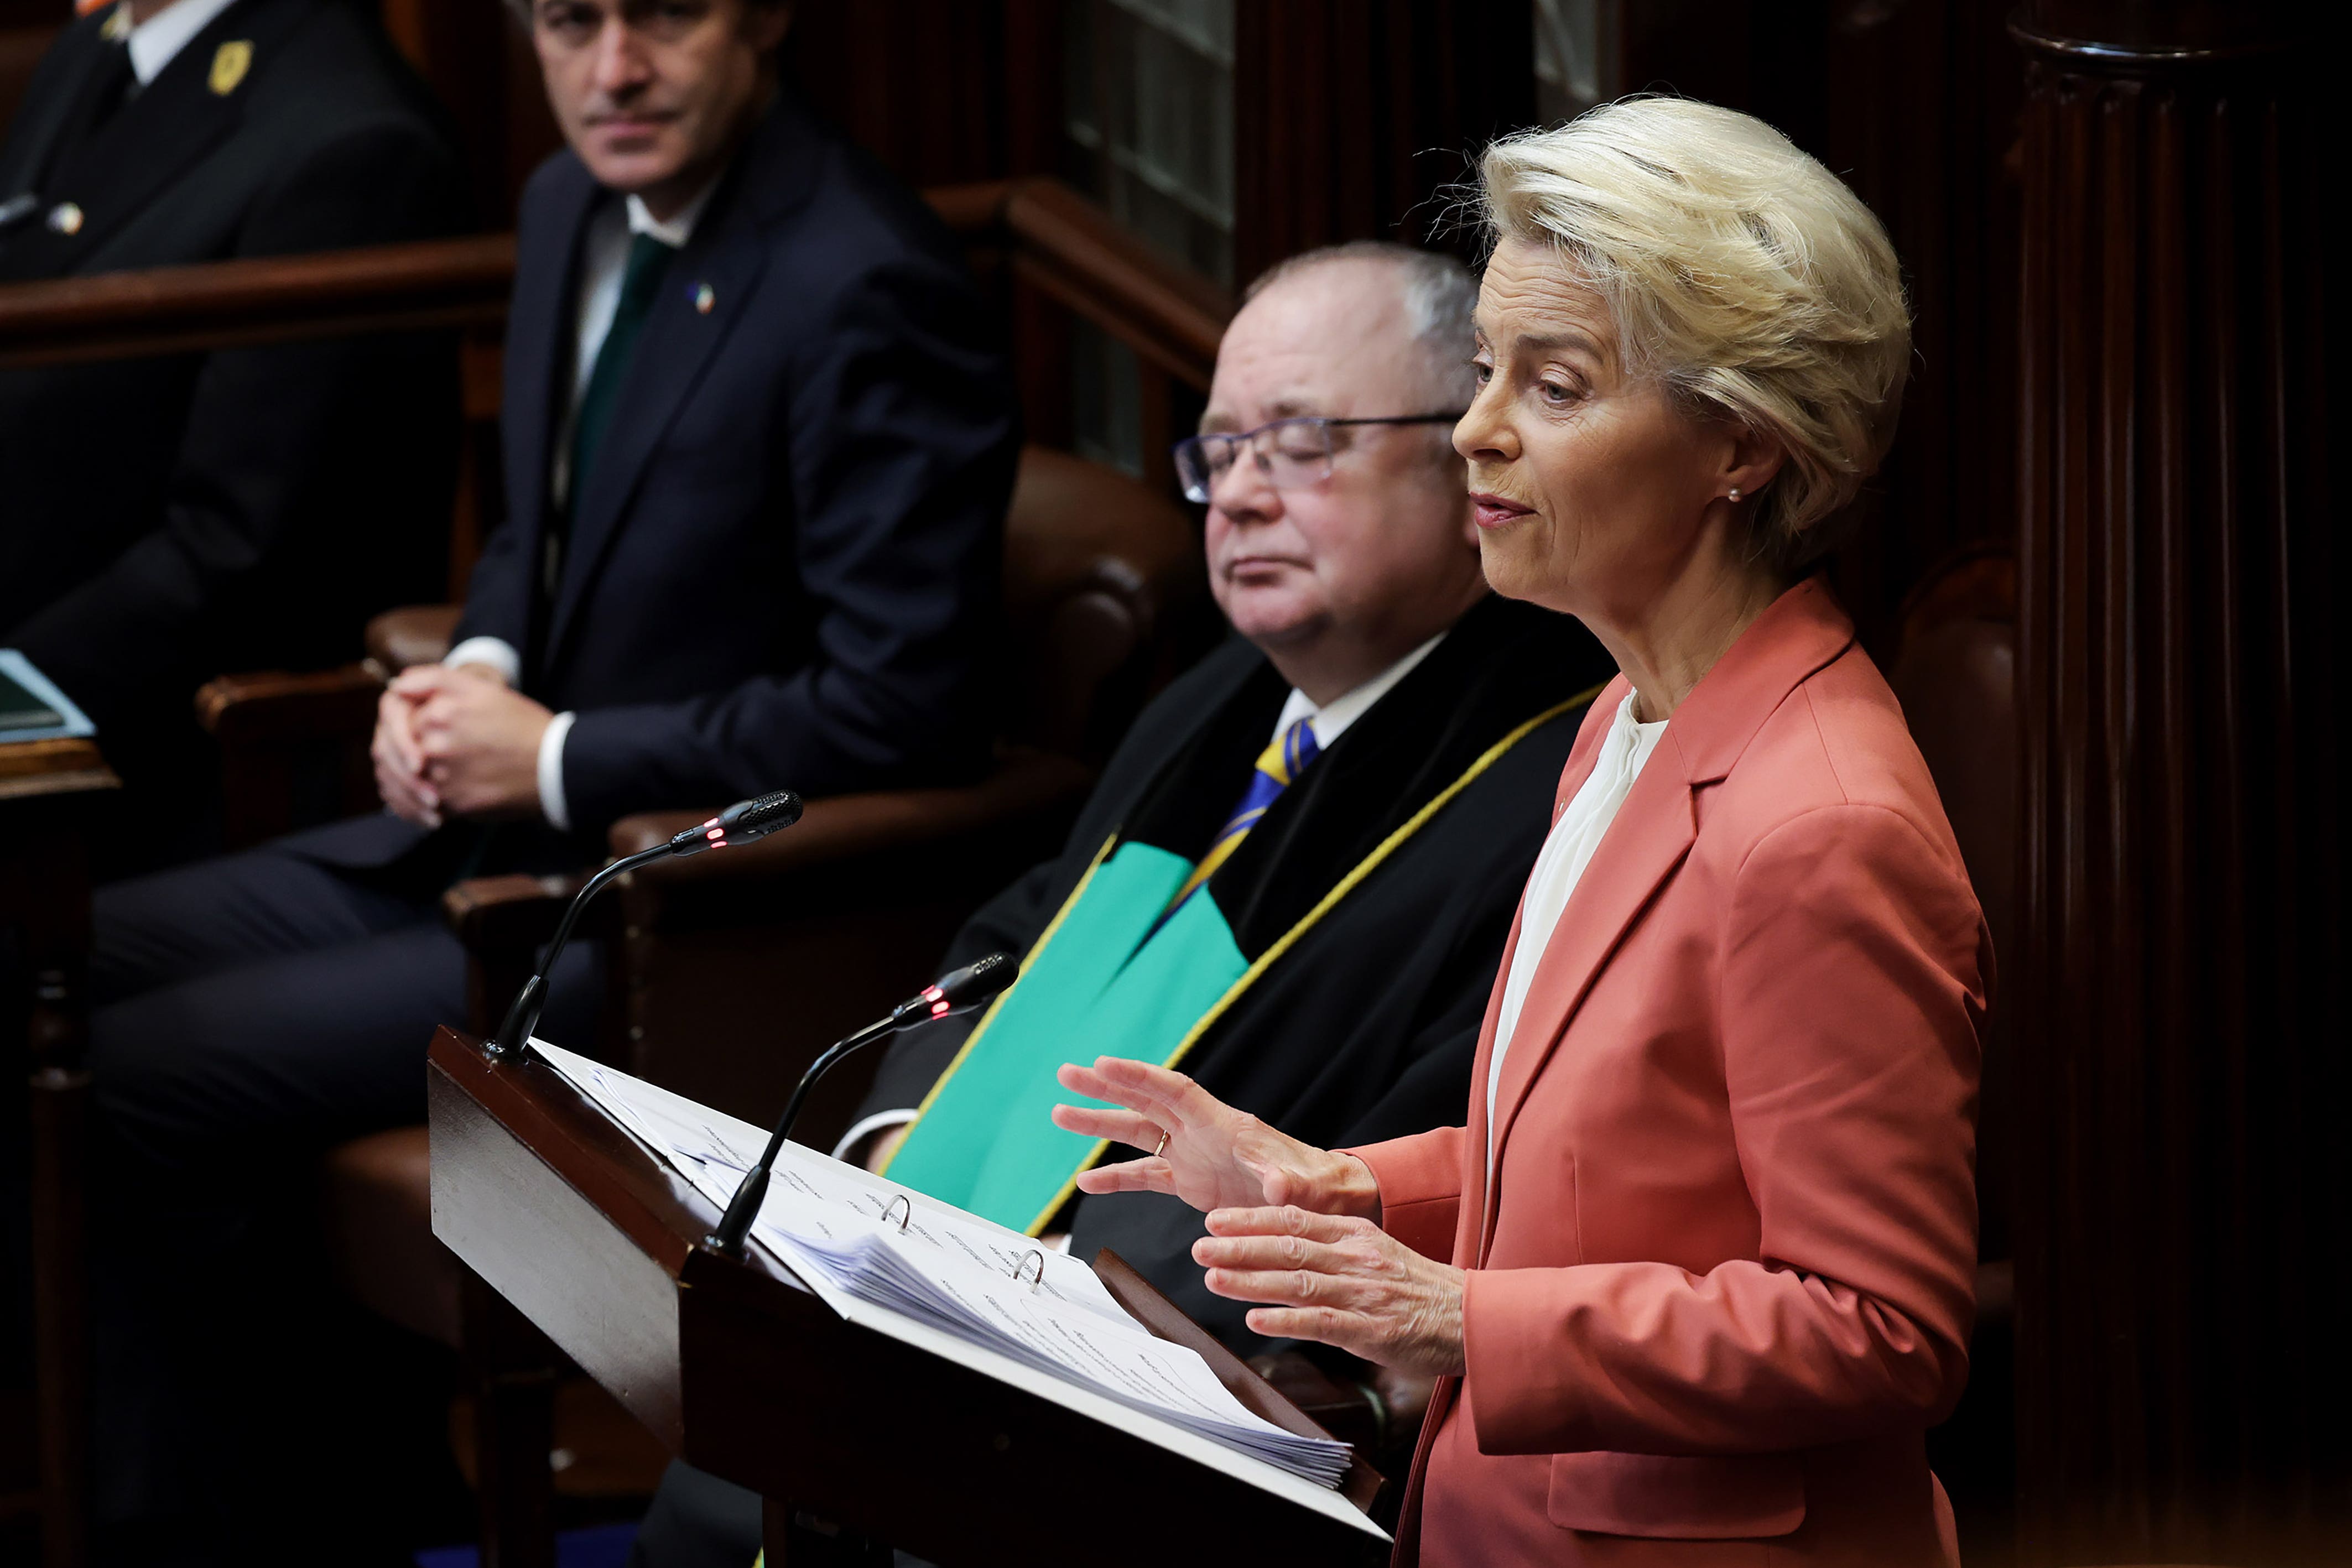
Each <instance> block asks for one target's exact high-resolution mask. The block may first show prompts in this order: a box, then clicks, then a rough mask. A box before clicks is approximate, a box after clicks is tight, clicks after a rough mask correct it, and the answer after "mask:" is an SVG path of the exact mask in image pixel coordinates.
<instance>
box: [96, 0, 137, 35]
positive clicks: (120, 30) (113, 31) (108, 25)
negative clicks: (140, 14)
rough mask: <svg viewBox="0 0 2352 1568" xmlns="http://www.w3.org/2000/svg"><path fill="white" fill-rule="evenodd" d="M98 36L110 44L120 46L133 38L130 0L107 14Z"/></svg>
mask: <svg viewBox="0 0 2352 1568" xmlns="http://www.w3.org/2000/svg"><path fill="white" fill-rule="evenodd" d="M98 36H99V37H101V38H104V39H105V40H106V41H107V42H108V43H110V44H120V43H121V42H123V41H124V40H126V39H127V38H129V37H131V4H130V0H123V3H122V4H121V5H117V6H116V7H115V8H114V9H113V10H111V11H110V12H108V13H107V16H106V21H105V22H104V23H103V24H102V25H101V26H100V27H99V29H98Z"/></svg>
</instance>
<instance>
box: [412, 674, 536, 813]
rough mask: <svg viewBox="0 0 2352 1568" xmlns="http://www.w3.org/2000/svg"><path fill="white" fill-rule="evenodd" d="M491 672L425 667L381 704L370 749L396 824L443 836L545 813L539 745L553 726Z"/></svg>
mask: <svg viewBox="0 0 2352 1568" xmlns="http://www.w3.org/2000/svg"><path fill="white" fill-rule="evenodd" d="M553 718H554V715H553V714H551V713H550V712H548V710H547V709H546V708H544V707H542V706H541V705H539V704H538V703H535V702H533V701H531V700H530V698H529V697H527V696H524V695H522V694H521V693H520V692H517V691H513V690H511V689H509V687H508V685H507V684H506V682H505V681H503V680H502V679H500V678H499V674H498V672H497V671H496V670H493V669H491V668H490V667H489V666H488V665H486V664H455V665H452V664H417V665H414V666H412V667H411V668H408V669H405V670H403V671H402V672H401V673H400V674H397V675H394V677H393V678H392V681H391V683H390V684H389V685H386V686H385V687H384V690H383V696H382V697H381V698H380V699H379V700H378V701H377V703H376V711H375V739H374V741H373V744H371V745H370V747H368V754H369V756H370V757H371V758H373V760H374V763H375V784H376V789H377V790H378V791H379V792H380V793H381V794H382V795H383V803H384V804H385V805H386V806H388V807H390V808H391V809H392V811H393V814H394V815H395V816H397V817H400V818H402V819H404V821H411V822H415V823H416V824H417V825H418V826H419V827H425V828H437V827H439V826H440V825H441V821H442V818H443V816H444V815H445V814H446V815H449V816H457V817H484V818H489V817H515V816H527V815H530V813H532V812H535V811H537V810H539V742H540V737H541V736H542V735H544V734H546V732H547V727H548V725H549V723H550V722H551V721H552V720H553Z"/></svg>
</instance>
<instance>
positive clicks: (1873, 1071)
mask: <svg viewBox="0 0 2352 1568" xmlns="http://www.w3.org/2000/svg"><path fill="white" fill-rule="evenodd" d="M1626 690H1627V686H1626V684H1625V682H1624V681H1623V680H1622V678H1621V679H1620V680H1618V681H1617V682H1616V683H1614V684H1613V685H1612V686H1611V687H1610V688H1609V690H1608V692H1607V693H1605V694H1604V695H1602V696H1601V699H1600V700H1599V701H1597V702H1595V703H1593V705H1592V707H1591V714H1590V715H1589V716H1587V718H1586V719H1585V722H1584V728H1583V731H1582V733H1581V734H1580V736H1579V737H1578V738H1577V743H1576V748H1575V750H1574V751H1573V752H1572V753H1571V754H1570V758H1569V761H1568V769H1567V771H1566V773H1565V774H1563V775H1562V776H1561V779H1560V784H1559V800H1558V803H1557V806H1556V807H1555V815H1556V814H1557V812H1558V810H1562V809H1565V808H1566V806H1567V804H1568V802H1569V801H1570V799H1572V798H1573V797H1574V796H1575V794H1576V791H1577V789H1578V787H1579V786H1580V785H1581V784H1582V783H1583V782H1584V780H1585V778H1586V776H1587V775H1588V774H1590V773H1591V769H1592V767H1593V763H1594V759H1595V758H1596V757H1597V755H1598V754H1599V752H1600V750H1601V739H1602V737H1603V736H1604V735H1605V734H1606V732H1607V730H1608V727H1609V724H1610V721H1611V719H1612V716H1613V715H1614V714H1615V712H1616V709H1617V706H1618V702H1619V700H1620V699H1621V698H1622V696H1623V695H1624V694H1625V692H1626ZM1512 945H1513V946H1514V947H1516V946H1517V931H1516V930H1514V932H1513V935H1512ZM1510 967H1511V957H1510V954H1509V952H1506V953H1505V955H1504V957H1503V964H1502V970H1501V974H1500V975H1498V976H1497V977H1496V987H1495V995H1494V998H1493V1000H1492V1001H1490V1002H1489V1003H1488V1006H1487V1009H1486V1029H1485V1032H1484V1034H1483V1036H1482V1038H1481V1039H1480V1040H1479V1047H1478V1060H1477V1066H1476V1068H1475V1071H1473V1073H1472V1074H1471V1082H1472V1085H1473V1092H1472V1093H1471V1097H1470V1112H1469V1125H1468V1126H1466V1127H1444V1128H1440V1129H1438V1130H1436V1131H1434V1132H1430V1133H1423V1134H1418V1135H1416V1136H1413V1137H1409V1138H1401V1139H1397V1140H1395V1141H1393V1142H1390V1143H1385V1144H1378V1145H1372V1146H1370V1147H1368V1148H1361V1149H1357V1150H1353V1151H1351V1152H1352V1153H1354V1154H1356V1155H1360V1157H1361V1158H1362V1159H1363V1160H1364V1161H1365V1162H1366V1163H1367V1164H1368V1165H1370V1166H1371V1168H1372V1172H1373V1174H1374V1175H1375V1176H1377V1177H1378V1178H1379V1181H1380V1188H1381V1214H1382V1218H1381V1223H1382V1225H1383V1226H1384V1227H1385V1228H1387V1229H1388V1230H1389V1232H1390V1233H1391V1234H1392V1235H1394V1236H1396V1237H1397V1238H1399V1239H1401V1240H1402V1241H1404V1242H1405V1243H1406V1244H1407V1245H1409V1246H1411V1247H1412V1248H1413V1249H1416V1250H1418V1251H1420V1252H1423V1253H1424V1254H1426V1255H1427V1256H1429V1257H1432V1258H1438V1259H1444V1260H1451V1261H1453V1262H1454V1263H1455V1264H1457V1265H1459V1266H1461V1267H1462V1268H1465V1269H1466V1270H1469V1271H1470V1273H1469V1283H1468V1291H1467V1295H1466V1298H1465V1304H1464V1330H1465V1344H1466V1359H1467V1368H1468V1369H1467V1371H1466V1373H1465V1375H1463V1376H1462V1377H1460V1378H1448V1379H1445V1380H1444V1382H1442V1383H1441V1384H1440V1385H1439V1386H1438V1390H1437V1394H1436V1397H1435V1399H1434V1401H1433V1404H1432V1406H1431V1407H1430V1413H1429V1419H1428V1422H1427V1424H1426V1426H1425V1427H1423V1431H1422V1438H1421V1447H1420V1451H1419V1452H1418V1454H1417V1455H1416V1456H1415V1458H1414V1460H1413V1470H1412V1479H1411V1482H1410V1483H1409V1487H1408V1490H1407V1493H1406V1500H1405V1505H1404V1516H1403V1518H1402V1521H1401V1523H1400V1527H1399V1531H1398V1541H1399V1548H1398V1551H1399V1561H1400V1562H1401V1563H1413V1562H1415V1561H1416V1560H1417V1561H1418V1562H1419V1563H1423V1564H1426V1565H1429V1568H1466V1565H1468V1564H1474V1563H1476V1564H1487V1563H1498V1564H1499V1563H1544V1564H1580V1565H1581V1564H1596V1565H1597V1564H1603V1563H1609V1564H1621V1563H1622V1564H1627V1565H1638V1568H1662V1565H1665V1564H1675V1565H1677V1568H1679V1565H1683V1564H1689V1565H1691V1568H1702V1565H1704V1568H1714V1565H1717V1564H1725V1565H1727V1564H1734V1563H1738V1564H1796V1563H1807V1564H1811V1563H1837V1564H1853V1565H1854V1568H1864V1565H1867V1568H1908V1565H1912V1564H1922V1565H1925V1564H1945V1563H1952V1562H1954V1561H1955V1560H1956V1558H1957V1550H1956V1547H1955V1545H1954V1542H1953V1540H1952V1534H1951V1523H1950V1519H1951V1515H1950V1509H1949V1506H1948V1503H1946V1502H1945V1500H1944V1498H1943V1494H1942V1490H1941V1489H1940V1488H1939V1487H1938V1486H1937V1482H1936V1479H1935V1478H1934V1477H1933V1476H1932V1475H1931V1474H1930V1473H1929V1471H1928V1469H1927V1454H1926V1442H1925V1439H1926V1433H1927V1428H1928V1427H1930V1426H1931V1425H1933V1424H1934V1423H1935V1422H1937V1421H1938V1420H1940V1419H1941V1418H1942V1417H1943V1416H1944V1415H1945V1414H1946V1413H1947V1412H1948V1411H1949V1410H1950V1409H1951V1407H1952V1404H1953V1402H1954V1401H1955V1400H1956V1399H1957V1398H1958V1396H1959V1392H1960V1386H1961V1384H1962V1382H1963V1381H1964V1379H1965V1377H1966V1375H1967V1364H1968V1363H1967V1348H1966V1347H1967V1344H1968V1338H1969V1317H1970V1313H1971V1312H1972V1310H1973V1302H1972V1290H1971V1287H1972V1281H1973V1275H1974V1269H1975V1262H1976V1218H1977V1217H1976V1186H1975V1179H1974V1161H1975V1110H1976V1093H1977V1071H1978V1039H1979V1031H1980V1030H1982V1028H1983V1025H1984V1018H1985V1008H1986V1000H1987V994H1988V987H1989V982H1990V975H1991V968H1992V953H1991V947H1990V942H1989V941H1988V939H1987V936H1986V934H1985V926H1984V921H1983V917H1982V915H1980V914H1979V911H1978V907H1977V901H1976V895H1975V894H1974V893H1973V892H1972V891H1971V890H1970V888H1969V879H1968V873H1967V871H1966V870H1965V868H1964V867H1963V866H1962V864H1961V862H1960V854H1959V850H1958V847H1957V846H1956V845H1955V843H1954V842H1953V839H1952V831H1951V828H1950V825H1949V824H1948V822H1947V821H1945V818H1944V811H1943V807H1942V805H1941V804H1940V802H1939V801H1938V800H1937V795H1936V789H1935V786H1934V784H1933V783H1932V782H1930V780H1929V779H1928V776H1927V766H1926V764H1925V763H1923V762H1922V761H1921V760H1920V758H1919V751H1918V748H1917V747H1916V746H1914V745H1913V744H1912V740H1911V736H1910V732H1909V730H1908V729H1907V728H1906V727H1905V725H1904V722H1903V713H1902V710H1901V708H1900V707H1898V706H1896V703H1895V695H1894V694H1893V693H1892V692H1891V691H1889V690H1888V688H1887V685H1886V683H1885V680H1884V679H1883V678H1881V676H1880V674H1879V673H1878V670H1877V668H1876V666H1874V664H1872V663H1871V661H1870V659H1869V657H1868V656H1867V655H1866V654H1864V653H1863V651H1862V649H1861V647H1860V646H1859V645H1858V644H1857V643H1855V642H1854V637H1853V623H1852V622H1849V621H1848V620H1847V619H1846V617H1845V615H1844V614H1843V612H1841V611H1840V610H1839V609H1838V608H1837V606H1836V605H1835V603H1834V602H1833V601H1832V600H1831V598H1830V596H1829V594H1828V592H1827V591H1826V590H1825V589H1823V588H1822V586H1821V584H1820V583H1819V582H1818V581H1808V582H1805V583H1802V584H1800V585H1799V586H1797V587H1795V588H1793V589H1790V591H1788V592H1787V593H1785V594H1784V595H1782V596H1781V598H1780V600H1779V601H1776V602H1775V603H1774V604H1773V605H1772V606H1771V607H1770V608H1769V609H1768V610H1767V611H1766V612H1764V614H1763V615H1762V616H1761V617H1759V619H1758V620H1757V621H1756V622H1754V624H1752V625H1751V626H1750V627H1749V628H1748V631H1747V632H1745V633H1744V634H1742V636H1741V637H1740V639H1739V641H1738V643H1735V644H1734V645H1733V646H1732V648H1731V650H1730V651H1729V652H1728V653H1726V654H1725V655H1724V657H1723V659H1722V661H1721V662H1720V663H1718V664H1717V665H1716V667H1715V668H1714V669H1713V670H1711V671H1709V672H1708V673H1707V674H1706V678H1705V679H1704V680H1702V681H1701V682H1700V683H1699V685H1698V686H1697V688H1696V690H1694V691H1693V692H1692V693H1691V695H1690V696H1689V698H1688V699H1687V700H1686V701H1685V702H1684V704H1683V705H1682V706H1680V707H1679V708H1677V709H1676V710H1675V713H1674V715H1673V722H1672V723H1670V724H1669V725H1668V726H1667V727H1666V731H1665V734H1664V737H1662V739H1661V740H1660V742H1659V744H1658V747H1657V750H1656V751H1655V752H1654V753H1653V754H1652V756H1651V758H1650V760H1649V763H1648V765H1647V766H1646V767H1645V768H1643V770H1642V773H1641V776H1640V777H1639V779H1636V780H1635V782H1634V785H1633V792H1632V793H1631V794H1630V795H1629V796H1628V797H1627V799H1626V800H1625V803H1624V805H1623V807H1622V809H1621V810H1620V811H1619V813H1618V815H1617V818H1616V821H1614V822H1613V823H1612V825H1611V827H1610V829H1609V831H1608V833H1607V835H1606V836H1605V837H1604V838H1603V839H1602V841H1601V846H1600V848H1599V850H1598V852H1596V853H1595V854H1594V855H1593V857H1592V860H1591V863H1590V864H1589V865H1588V866H1587V868H1586V869H1585V872H1584V875H1583V877H1582V879H1581V880H1580V883H1578V885H1577V888H1576V891H1575V894H1574V895H1573V896H1572V897H1571V898H1570V900H1569V903H1568V907H1567V909H1566V910H1565V911H1564V912H1563V913H1562V915H1561V916H1560V919H1559V926H1558V928H1557V929H1556V930H1555V932H1554V934H1553V936H1552V938H1551V941H1550V944H1549V946H1548V947H1547V948H1546V949H1545V952H1544V956H1543V960H1542V963H1541V966H1540V967H1539V968H1538V971H1537V973H1536V976H1535V979H1534V984H1533V986H1532V987H1531V988H1530V989H1529V991H1528V998H1527V1000H1526V1003H1525V1005H1524V1008H1523V1009H1522V1012H1521V1016H1520V1019H1519V1025H1518V1033H1517V1040H1515V1041H1514V1042H1513V1043H1512V1045H1511V1049H1510V1051H1508V1052H1507V1055H1506V1056H1505V1059H1504V1065H1503V1078H1502V1082H1501V1085H1500V1089H1499V1092H1497V1094H1496V1103H1495V1125H1494V1126H1493V1127H1491V1128H1490V1127H1489V1126H1488V1125H1487V1124H1486V1082H1487V1068H1488V1063H1489V1062H1490V1061H1491V1060H1492V1058H1493V1052H1494V1050H1495V1018H1496V1009H1497V1007H1498V1006H1499V1005H1500V1002H1501V999H1502V991H1503V987H1502V976H1507V975H1508V974H1509V973H1510ZM1490 1145H1491V1146H1492V1148H1493V1149H1494V1151H1495V1154H1494V1156H1493V1169H1494V1176H1493V1180H1492V1183H1491V1185H1490V1184H1489V1182H1488V1179H1487V1175H1486V1173H1487V1169H1488V1159H1489V1155H1488V1149H1489V1146H1490Z"/></svg>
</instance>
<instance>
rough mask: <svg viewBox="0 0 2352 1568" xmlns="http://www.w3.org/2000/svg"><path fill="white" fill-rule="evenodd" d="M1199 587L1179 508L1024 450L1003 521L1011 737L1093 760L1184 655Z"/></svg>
mask: <svg viewBox="0 0 2352 1568" xmlns="http://www.w3.org/2000/svg"><path fill="white" fill-rule="evenodd" d="M1205 586H1206V577H1205V573H1204V570H1203V568H1202V560H1201V542H1200V529H1199V528H1198V527H1197V526H1196V525H1195V524H1194V522H1193V520H1192V517H1189V516H1187V515H1186V513H1185V511H1184V508H1182V507H1180V506H1178V505H1177V504H1176V503H1175V502H1174V501H1172V500H1171V499H1169V498H1168V497H1165V496H1162V495H1160V493H1159V492H1158V491H1155V490H1153V489H1151V488H1150V486H1146V485H1144V484H1142V483H1140V482H1139V481H1138V480H1135V479H1132V478H1129V476H1127V475H1125V474H1121V473H1119V472H1118V471H1117V470H1115V469H1111V468H1106V467H1104V466H1103V465H1101V464H1099V463H1090V462H1088V461H1087V459H1085V458H1083V457H1074V456H1072V455H1069V454H1068V453H1066V452H1055V451H1051V450H1048V449H1047V448H1045V447H1042V446H1031V447H1027V448H1025V449H1024V451H1023V452H1022V454H1021V472H1020V476H1019V478H1018V480H1017V481H1016V482H1015V484H1014V486H1013V506H1012V509H1011V511H1010V512H1009V513H1008V514H1007V516H1006V518H1005V525H1004V613H1005V622H1006V624H1007V626H1008V627H1009V629H1010V632H1011V640H1012V654H1013V670H1014V678H1013V692H1012V694H1011V695H1012V703H1011V706H1010V711H1009V712H1008V714H1007V716H1006V738H1007V739H1009V740H1012V741H1013V742H1016V743H1018V744H1021V745H1024V746H1032V747H1036V748H1037V749H1039V750H1041V751H1050V752H1054V753H1056V754H1058V755H1060V756H1064V757H1076V758H1083V759H1085V760H1087V761H1089V762H1095V763H1099V762H1101V761H1102V760H1103V759H1104V758H1106V757H1108V755H1109V753H1110V750H1111V748H1112V747H1115V746H1116V745H1118V739H1119V737H1120V736H1121V735H1123V734H1125V733H1126V730H1127V727H1128V724H1129V721H1131V720H1132V719H1133V718H1134V716H1135V713H1136V709H1137V708H1138V707H1139V706H1141V703H1142V701H1143V699H1144V697H1145V696H1146V695H1149V693H1150V690H1152V689H1156V688H1157V687H1158V686H1159V685H1164V684H1165V683H1166V681H1167V679H1168V678H1169V677H1170V676H1171V675H1173V674H1175V673H1176V670H1175V661H1176V660H1178V659H1179V658H1180V657H1181V653H1183V652H1187V651H1190V650H1188V649H1185V648H1184V647H1183V646H1182V644H1184V643H1186V642H1188V641H1189V639H1188V637H1187V636H1186V633H1187V632H1190V631H1192V629H1193V628H1192V626H1191V625H1189V624H1188V622H1190V621H1192V619H1193V618H1194V617H1195V616H1196V615H1197V614H1198V612H1199V611H1200V609H1201V606H1202V591H1203V589H1204V588H1205Z"/></svg>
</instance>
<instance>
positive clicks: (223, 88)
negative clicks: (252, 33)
mask: <svg viewBox="0 0 2352 1568" xmlns="http://www.w3.org/2000/svg"><path fill="white" fill-rule="evenodd" d="M252 65H253V40H251V39H250V38H233V39H231V40H230V41H229V42H227V43H226V44H223V45H222V46H221V47H219V48H218V49H217V50H215V51H214V54H213V74H212V75H211V76H210V77H209V78H206V79H205V85H206V86H208V87H210V88H211V89H213V91H214V92H215V93H217V94H218V95H219V96H221V97H222V98H226V97H227V96H228V95H229V94H231V93H233V92H235V91H236V84H237V83H239V82H241V81H243V80H244V79H245V73H246V72H247V70H248V69H249V68H251V67H252Z"/></svg>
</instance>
